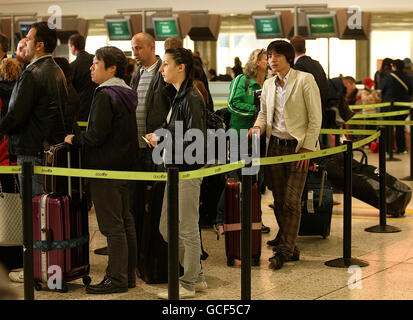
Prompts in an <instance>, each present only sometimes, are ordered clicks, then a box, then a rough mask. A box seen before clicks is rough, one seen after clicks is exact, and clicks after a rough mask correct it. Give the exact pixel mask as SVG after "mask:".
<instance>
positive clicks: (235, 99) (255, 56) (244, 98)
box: [228, 49, 267, 134]
mask: <svg viewBox="0 0 413 320" xmlns="http://www.w3.org/2000/svg"><path fill="white" fill-rule="evenodd" d="M266 76H267V51H266V50H265V49H256V50H254V51H253V52H252V53H251V54H250V56H249V58H248V62H247V63H246V65H245V69H244V74H241V75H239V76H237V77H236V78H235V79H234V80H233V81H232V83H231V85H230V88H229V92H230V94H229V98H228V109H229V111H230V112H231V122H230V125H229V127H230V129H231V128H232V129H235V130H236V131H237V133H238V134H239V131H240V130H241V129H249V128H251V127H252V125H253V124H254V121H255V117H256V114H257V113H258V112H257V111H258V110H257V107H256V104H255V103H254V92H255V91H257V90H260V89H261V88H262V85H263V84H264V80H265V78H266ZM248 82H249V83H248Z"/></svg>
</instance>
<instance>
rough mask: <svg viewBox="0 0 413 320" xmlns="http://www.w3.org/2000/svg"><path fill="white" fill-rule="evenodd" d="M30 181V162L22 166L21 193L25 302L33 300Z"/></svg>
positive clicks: (31, 177) (31, 167) (31, 173)
mask: <svg viewBox="0 0 413 320" xmlns="http://www.w3.org/2000/svg"><path fill="white" fill-rule="evenodd" d="M32 179H33V165H32V163H31V162H24V163H23V166H22V186H21V192H22V206H23V267H24V269H23V270H24V271H23V273H24V299H25V300H34V266H33V214H32Z"/></svg>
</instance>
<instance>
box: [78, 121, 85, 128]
mask: <svg viewBox="0 0 413 320" xmlns="http://www.w3.org/2000/svg"><path fill="white" fill-rule="evenodd" d="M77 125H78V126H79V127H87V122H85V121H78V122H77Z"/></svg>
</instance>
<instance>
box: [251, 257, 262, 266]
mask: <svg viewBox="0 0 413 320" xmlns="http://www.w3.org/2000/svg"><path fill="white" fill-rule="evenodd" d="M260 264H261V263H260V258H258V257H256V258H253V260H252V265H253V266H255V267H258V266H259V265H260Z"/></svg>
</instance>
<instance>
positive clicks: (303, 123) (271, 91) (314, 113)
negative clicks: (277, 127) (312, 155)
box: [254, 69, 322, 152]
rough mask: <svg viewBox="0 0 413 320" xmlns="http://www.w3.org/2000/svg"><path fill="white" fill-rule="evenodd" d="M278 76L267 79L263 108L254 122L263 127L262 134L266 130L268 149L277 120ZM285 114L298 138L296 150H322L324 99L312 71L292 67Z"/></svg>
mask: <svg viewBox="0 0 413 320" xmlns="http://www.w3.org/2000/svg"><path fill="white" fill-rule="evenodd" d="M275 79H276V77H272V78H269V79H267V80H266V81H265V82H264V86H263V89H262V94H261V111H260V112H259V114H258V117H257V120H256V121H255V124H254V126H257V127H260V129H261V133H262V132H264V131H265V132H266V136H267V150H268V142H269V139H270V137H271V133H272V124H273V122H274V111H275V100H276V97H275V90H276V87H275ZM284 117H285V124H286V127H287V131H288V133H289V134H290V135H292V136H293V137H294V138H295V139H297V141H298V144H297V148H296V152H298V151H299V150H300V149H301V148H306V149H309V150H311V151H317V150H319V149H320V145H319V142H318V136H319V134H320V129H321V121H322V111H321V98H320V91H319V89H318V87H317V83H316V82H315V80H314V77H313V75H312V74H310V73H307V72H302V71H297V70H294V69H291V73H290V76H289V77H288V81H287V89H286V93H285V105H284Z"/></svg>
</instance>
